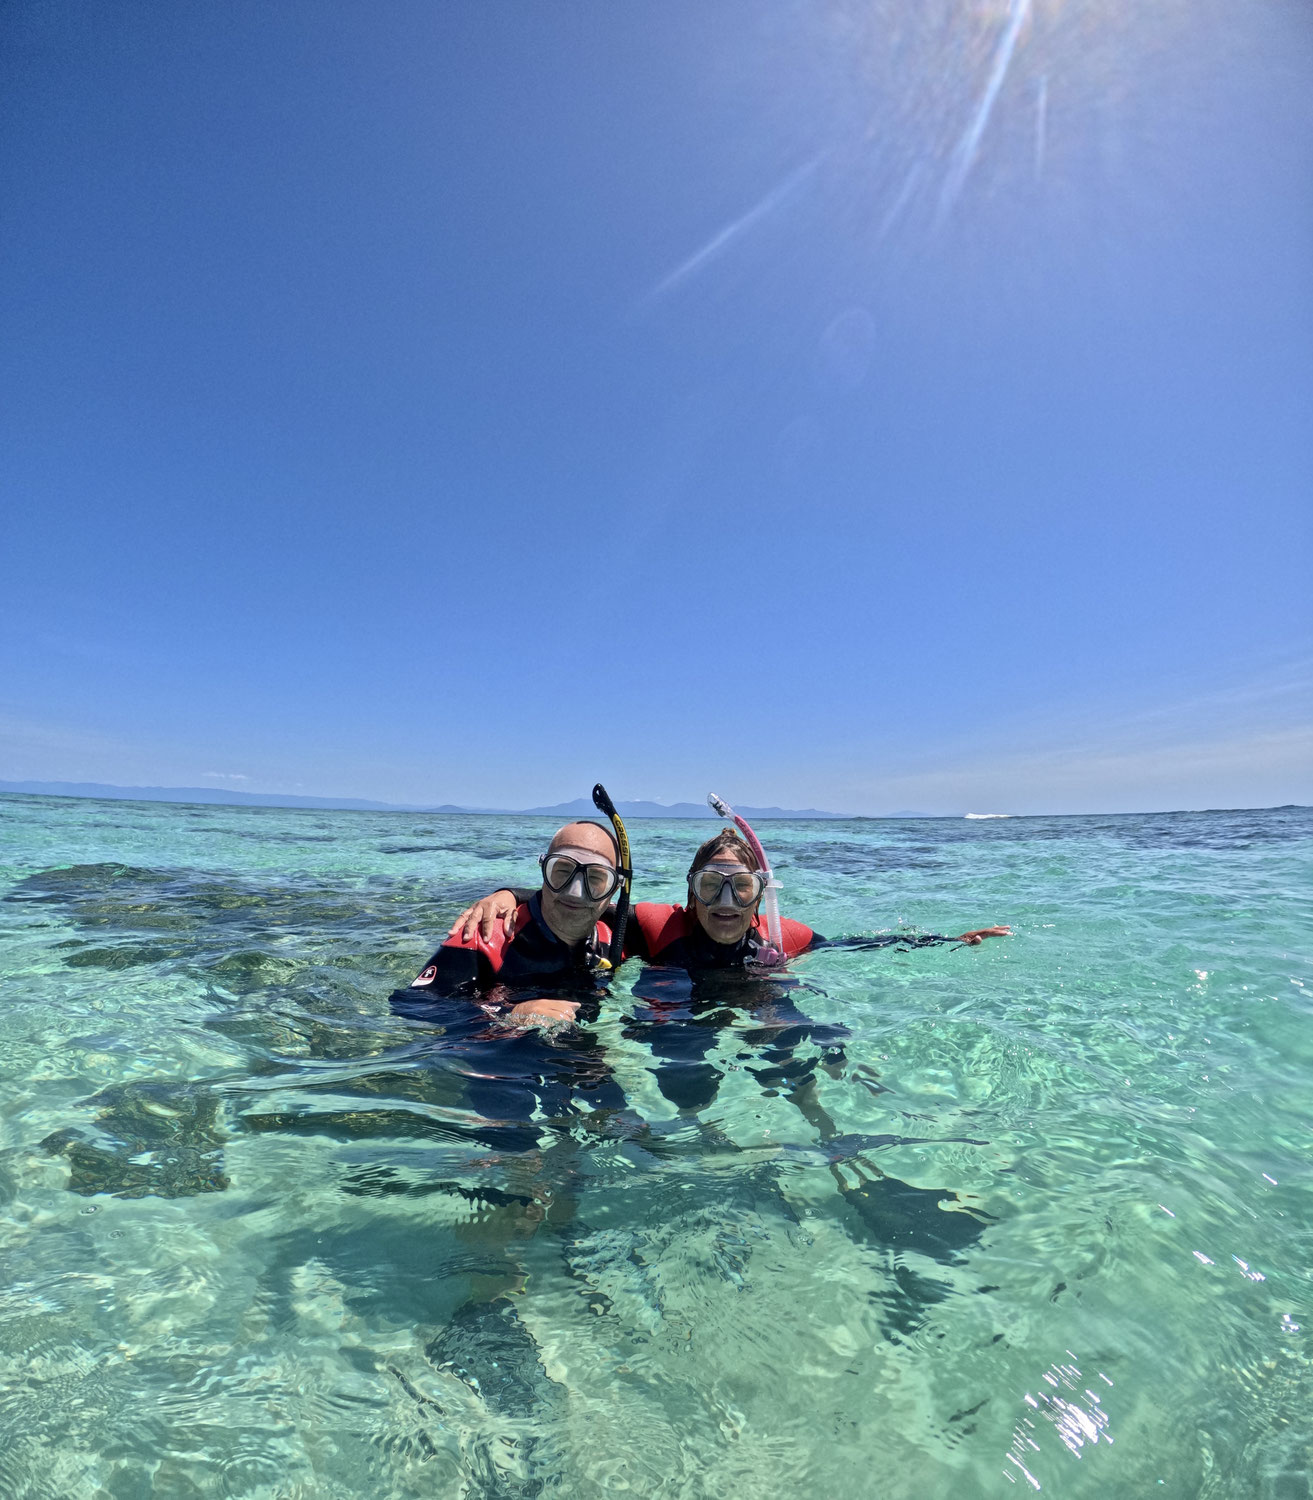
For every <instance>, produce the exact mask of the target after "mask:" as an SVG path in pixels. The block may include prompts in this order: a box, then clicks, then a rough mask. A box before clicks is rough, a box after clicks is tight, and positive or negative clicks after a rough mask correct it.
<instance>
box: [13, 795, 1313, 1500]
mask: <svg viewBox="0 0 1313 1500" xmlns="http://www.w3.org/2000/svg"><path fill="white" fill-rule="evenodd" d="M710 829H711V825H710V824H708V825H707V826H706V828H703V827H702V826H701V825H699V824H697V823H673V822H672V823H656V822H640V823H636V824H634V825H633V827H632V828H631V835H632V838H633V843H634V849H635V857H636V861H637V864H638V867H639V872H640V873H639V886H640V891H639V893H640V894H641V895H646V896H648V897H651V898H653V899H677V897H678V894H679V887H678V874H679V872H680V871H681V870H682V869H684V868H685V867H686V863H687V857H688V853H689V851H690V849H691V848H692V847H693V845H694V844H695V843H696V842H697V841H698V840H699V839H700V838H702V837H705V836H706V834H707V833H708V832H709V831H710ZM763 831H766V832H768V833H769V847H770V848H771V850H772V851H774V852H776V854H777V855H778V862H779V866H780V875H781V879H782V880H783V882H784V884H785V887H786V896H785V901H784V909H785V910H786V912H788V913H789V914H791V915H795V916H798V917H801V918H803V919H804V920H806V921H808V922H810V923H811V924H812V925H813V926H815V927H816V928H818V929H819V930H821V931H823V932H826V933H828V934H831V935H838V934H841V933H857V932H863V931H872V930H881V929H888V928H895V927H898V926H899V925H903V924H906V925H908V926H912V927H920V928H924V929H928V930H933V931H940V932H955V931H959V930H961V929H962V928H963V927H965V926H976V925H982V924H985V923H992V922H1008V921H1010V922H1011V923H1012V924H1013V925H1014V927H1015V928H1016V936H1015V937H1013V938H1011V939H1008V940H1002V941H998V942H994V943H990V944H986V945H985V946H984V947H982V948H978V949H965V948H957V949H949V948H928V949H921V950H916V951H912V952H898V951H892V950H889V949H880V950H869V951H860V950H843V949H835V950H831V951H820V952H818V953H815V954H813V955H811V956H809V957H806V958H804V959H803V960H802V961H800V962H798V963H797V964H795V966H794V972H793V976H792V979H791V980H789V981H788V982H786V983H783V984H781V983H779V982H773V983H769V984H767V983H758V984H753V983H747V982H740V983H738V984H733V983H730V984H722V985H721V986H720V987H719V988H717V989H714V990H713V989H707V988H700V989H698V990H695V991H691V992H690V988H689V986H688V984H687V982H686V981H685V980H683V979H682V977H681V976H677V975H671V974H662V973H658V972H652V971H649V972H648V973H646V974H644V973H642V972H641V971H640V970H638V969H637V968H636V967H635V966H633V965H629V966H627V967H626V970H625V971H624V973H623V975H622V977H621V980H620V982H618V983H617V984H616V985H615V986H614V987H613V990H612V993H611V994H610V995H609V996H608V997H607V999H606V1001H605V1002H604V1004H603V1006H602V1012H601V1016H600V1019H599V1020H598V1021H597V1023H596V1024H595V1025H593V1026H591V1027H589V1028H588V1030H587V1032H586V1033H585V1034H583V1035H576V1036H573V1037H562V1038H557V1039H555V1040H543V1039H541V1038H537V1037H526V1038H524V1039H523V1040H521V1041H509V1040H507V1039H506V1038H505V1037H504V1036H502V1037H496V1036H493V1035H486V1034H485V1035H480V1034H479V1033H478V1032H477V1031H474V1030H471V1028H470V1027H469V1025H468V1024H466V1025H465V1026H463V1027H461V1026H452V1027H448V1028H444V1027H442V1026H439V1025H434V1024H431V1023H425V1022H422V1021H417V1020H415V1019H412V1018H407V1017H405V1016H402V1015H399V1014H396V1013H394V1012H393V1010H392V1009H391V1008H390V1006H389V1000H388V997H389V993H390V992H391V991H392V990H393V988H394V987H395V986H397V985H398V984H404V983H406V982H407V981H408V980H409V979H410V978H411V976H412V975H413V974H414V973H415V972H416V970H417V967H418V966H419V964H420V963H421V962H422V960H423V959H425V958H426V957H427V955H428V953H429V952H430V951H431V949H432V948H433V946H435V944H436V941H437V939H438V937H439V936H440V935H441V934H442V933H443V932H444V931H445V929H446V926H447V925H448V924H449V922H450V919H451V917H452V916H453V915H454V913H455V912H456V911H457V910H458V909H459V907H460V906H462V905H463V904H464V903H465V902H466V900H467V899H468V898H470V897H471V896H473V895H476V894H478V893H480V892H482V891H484V890H485V889H487V888H489V887H491V886H495V885H498V884H500V883H501V882H502V881H503V880H506V879H514V880H517V881H521V882H525V883H529V882H531V880H532V875H533V871H534V863H533V861H534V857H535V855H536V854H537V853H538V852H539V851H540V849H541V847H542V846H543V844H544V841H545V838H546V835H547V833H548V832H549V826H548V825H547V824H545V823H544V822H543V821H542V820H538V819H529V818H525V819H514V818H447V817H426V816H422V815H410V814H380V815H376V814H369V813H321V812H305V811H284V810H277V809H263V808H261V809H228V808H218V807H196V806H192V807H183V806H168V805H158V804H142V803H107V802H92V801H77V800H63V799H44V798H25V797H3V798H0V897H2V899H0V969H2V971H3V977H4V990H3V995H4V1004H3V1007H2V1008H0V1043H2V1045H0V1129H2V1131H3V1134H2V1136H0V1245H2V1246H3V1264H4V1267H5V1275H4V1278H3V1281H2V1282H0V1367H2V1368H3V1370H4V1378H3V1382H2V1383H0V1497H3V1500H10V1497H14V1500H17V1497H23V1500H26V1497H33V1500H36V1497H44V1496H50V1497H59V1500H68V1497H92V1496H94V1497H115V1500H127V1497H145V1496H158V1497H167V1500H190V1497H201V1496H234V1497H235V1496H247V1497H307V1500H310V1497H313V1500H335V1497H346V1496H365V1495H368V1496H370V1497H373V1500H384V1497H388V1496H448V1495H450V1496H459V1495H466V1496H470V1497H493V1496H507V1497H513V1496H550V1495H560V1496H567V1495H568V1496H581V1497H591V1496H601V1495H604V1494H605V1495H609V1494H613V1493H620V1492H629V1493H633V1494H641V1495H643V1496H670V1497H674V1496H680V1497H690V1500H692V1497H701V1496H720V1495H724V1496H734V1497H736V1500H739V1497H743V1500H747V1497H756V1496H761V1497H765V1496H772V1497H773V1496H779V1495H788V1494H794V1493H811V1494H816V1495H825V1496H831V1495H834V1496H838V1495H843V1496H867V1495H869V1496H880V1497H890V1500H897V1497H907V1500H934V1497H939V1496H944V1497H948V1496H954V1497H960V1496H987V1495H997V1494H1012V1493H1015V1492H1016V1491H1017V1490H1018V1489H1019V1490H1020V1491H1021V1492H1022V1493H1027V1492H1030V1491H1031V1490H1042V1491H1043V1492H1045V1493H1049V1494H1053V1495H1058V1496H1073V1497H1074V1496H1091V1497H1092V1496H1108V1495H1118V1496H1121V1495H1125V1496H1141V1495H1146V1496H1147V1495H1162V1496H1173V1497H1183V1500H1185V1497H1189V1500H1194V1497H1198V1496H1208V1497H1221V1496H1228V1497H1230V1496H1234V1497H1255V1496H1258V1497H1265V1496H1272V1497H1274V1500H1297V1497H1303V1496H1308V1495H1309V1494H1310V1493H1313V1490H1310V1480H1309V1475H1310V1472H1313V1367H1311V1365H1310V1360H1311V1358H1313V1307H1311V1306H1310V1301H1311V1300H1313V1298H1311V1296H1310V1293H1311V1292H1313V1269H1311V1268H1313V1198H1311V1195H1310V1187H1313V1170H1311V1169H1310V1145H1311V1144H1313V1141H1311V1131H1310V1121H1313V963H1311V962H1310V948H1311V947H1313V923H1311V922H1310V899H1309V898H1310V892H1313V868H1311V866H1313V859H1311V858H1310V854H1311V851H1313V812H1310V811H1309V810H1299V809H1284V810H1277V811H1269V812H1239V813H1203V814H1174V815H1161V816H1155V817H1138V816H1136V817H1132V816H1127V817H1117V818H1068V819H1063V818H1052V819H1045V818H1025V819H1022V818H1017V819H1011V820H1007V821H998V822H984V823H969V822H966V821H947V820H945V821H939V820H925V821H907V822H853V823H797V824H771V825H767V828H766V829H765V830H763ZM631 970H632V971H633V972H630V971H631ZM489 1074H491V1075H493V1076H491V1077H489V1076H486V1075H489ZM535 1078H540V1079H547V1080H549V1084H548V1085H547V1086H539V1087H537V1088H534V1087H532V1086H531V1084H532V1080H533V1079H535Z"/></svg>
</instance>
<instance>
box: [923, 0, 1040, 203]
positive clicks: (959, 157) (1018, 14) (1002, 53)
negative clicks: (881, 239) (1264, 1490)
mask: <svg viewBox="0 0 1313 1500" xmlns="http://www.w3.org/2000/svg"><path fill="white" fill-rule="evenodd" d="M1031 6H1032V0H1012V13H1011V15H1010V16H1009V17H1008V24H1007V27H1006V28H1005V30H1004V32H1003V35H1002V37H1000V38H999V44H998V49H997V51H996V52H995V53H994V66H993V67H992V68H991V69H990V74H989V81H988V82H987V83H986V84H985V91H984V93H983V94H982V95H981V96H980V103H979V105H978V106H977V108H976V112H975V114H974V116H973V117H972V120H971V124H970V125H969V126H968V127H967V128H966V130H965V131H964V132H963V135H962V139H961V140H960V141H959V142H958V144H957V150H956V151H955V152H954V154H953V165H952V168H951V170H950V171H949V174H948V177H947V179H946V180H945V182H944V188H943V192H942V193H941V194H940V197H939V218H940V222H941V223H942V222H943V220H944V219H945V218H946V217H947V216H948V213H949V211H950V209H951V208H952V207H953V204H954V203H955V202H956V201H957V197H958V194H959V193H960V192H961V191H962V188H963V187H964V185H965V184H966V180H967V178H968V176H970V174H971V168H972V167H973V166H974V165H975V161H976V156H977V155H978V153H979V151H980V141H981V137H982V136H983V135H984V133H985V127H986V126H987V125H988V124H989V117H990V115H991V114H992V113H993V112H994V102H995V100H996V99H997V98H998V96H999V91H1000V89H1002V87H1003V80H1004V79H1005V78H1006V77H1007V74H1008V68H1009V67H1010V66H1011V64H1012V54H1013V53H1014V52H1015V51H1016V50H1017V39H1018V37H1020V35H1021V28H1022V27H1023V26H1024V25H1025V24H1026V21H1027V20H1028V19H1029V17H1030V12H1031Z"/></svg>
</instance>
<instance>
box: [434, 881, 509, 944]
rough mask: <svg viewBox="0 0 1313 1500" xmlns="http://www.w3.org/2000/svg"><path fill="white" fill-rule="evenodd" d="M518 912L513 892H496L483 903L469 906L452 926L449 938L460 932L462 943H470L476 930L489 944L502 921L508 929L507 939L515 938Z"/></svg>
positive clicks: (479, 902)
mask: <svg viewBox="0 0 1313 1500" xmlns="http://www.w3.org/2000/svg"><path fill="white" fill-rule="evenodd" d="M516 910H517V906H516V901H515V895H514V893H513V892H512V891H506V890H502V891H494V892H493V893H492V895H491V896H485V897H484V898H483V900H482V901H476V902H475V903H474V905H473V906H467V907H466V908H465V910H464V911H463V912H461V914H460V916H458V917H457V918H456V920H455V921H454V922H453V923H452V924H451V931H450V932H449V933H448V934H447V936H448V937H455V936H456V934H457V932H459V933H460V936H461V942H463V943H468V942H471V941H472V940H473V938H474V933H475V930H476V929H478V930H479V931H480V932H481V933H482V934H483V941H484V942H485V943H487V942H490V941H491V940H492V930H493V928H494V927H495V926H496V925H497V923H498V922H499V921H500V922H502V923H503V924H504V926H505V928H506V936H507V938H508V939H509V938H513V937H514V936H515V913H516Z"/></svg>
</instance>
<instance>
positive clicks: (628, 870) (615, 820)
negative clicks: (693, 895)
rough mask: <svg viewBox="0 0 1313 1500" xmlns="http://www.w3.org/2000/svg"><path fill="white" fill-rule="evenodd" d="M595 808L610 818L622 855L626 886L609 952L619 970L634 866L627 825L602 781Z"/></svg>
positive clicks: (621, 869)
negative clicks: (626, 830) (630, 852)
mask: <svg viewBox="0 0 1313 1500" xmlns="http://www.w3.org/2000/svg"><path fill="white" fill-rule="evenodd" d="M593 806H594V807H595V808H596V809H597V810H598V812H600V813H605V814H606V816H607V817H608V818H610V820H611V827H612V828H614V829H615V843H616V848H617V850H618V851H619V854H620V863H619V864H618V865H617V866H616V868H617V869H618V870H619V872H620V875H621V878H622V880H623V881H624V884H623V886H622V887H621V890H620V899H619V900H618V901H617V902H616V904H615V925H614V926H613V927H612V929H611V946H610V948H609V949H608V950H607V958H608V960H609V961H610V964H611V967H612V968H613V969H618V968H619V967H620V959H621V957H622V956H623V954H624V949H625V927H626V925H627V924H628V922H629V892H630V889H631V887H632V886H633V883H634V865H633V860H632V859H631V858H630V856H629V835H628V834H627V833H626V832H625V825H624V824H623V823H622V822H621V821H620V814H619V813H618V812H616V810H615V803H614V802H612V801H611V799H610V797H608V796H607V794H606V788H605V787H604V786H603V785H602V783H601V782H600V781H599V782H598V783H597V785H596V786H595V787H594V788H593Z"/></svg>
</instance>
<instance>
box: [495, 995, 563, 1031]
mask: <svg viewBox="0 0 1313 1500" xmlns="http://www.w3.org/2000/svg"><path fill="white" fill-rule="evenodd" d="M578 1014H579V1002H578V1001H577V1000H521V1001H520V1003H519V1004H518V1005H512V1006H511V1008H510V1010H508V1011H507V1012H506V1016H505V1019H506V1021H507V1022H508V1023H509V1024H510V1025H511V1026H523V1027H529V1026H559V1025H560V1023H561V1022H562V1021H566V1022H569V1021H573V1020H574V1018H575V1017H576V1016H577V1015H578Z"/></svg>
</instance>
